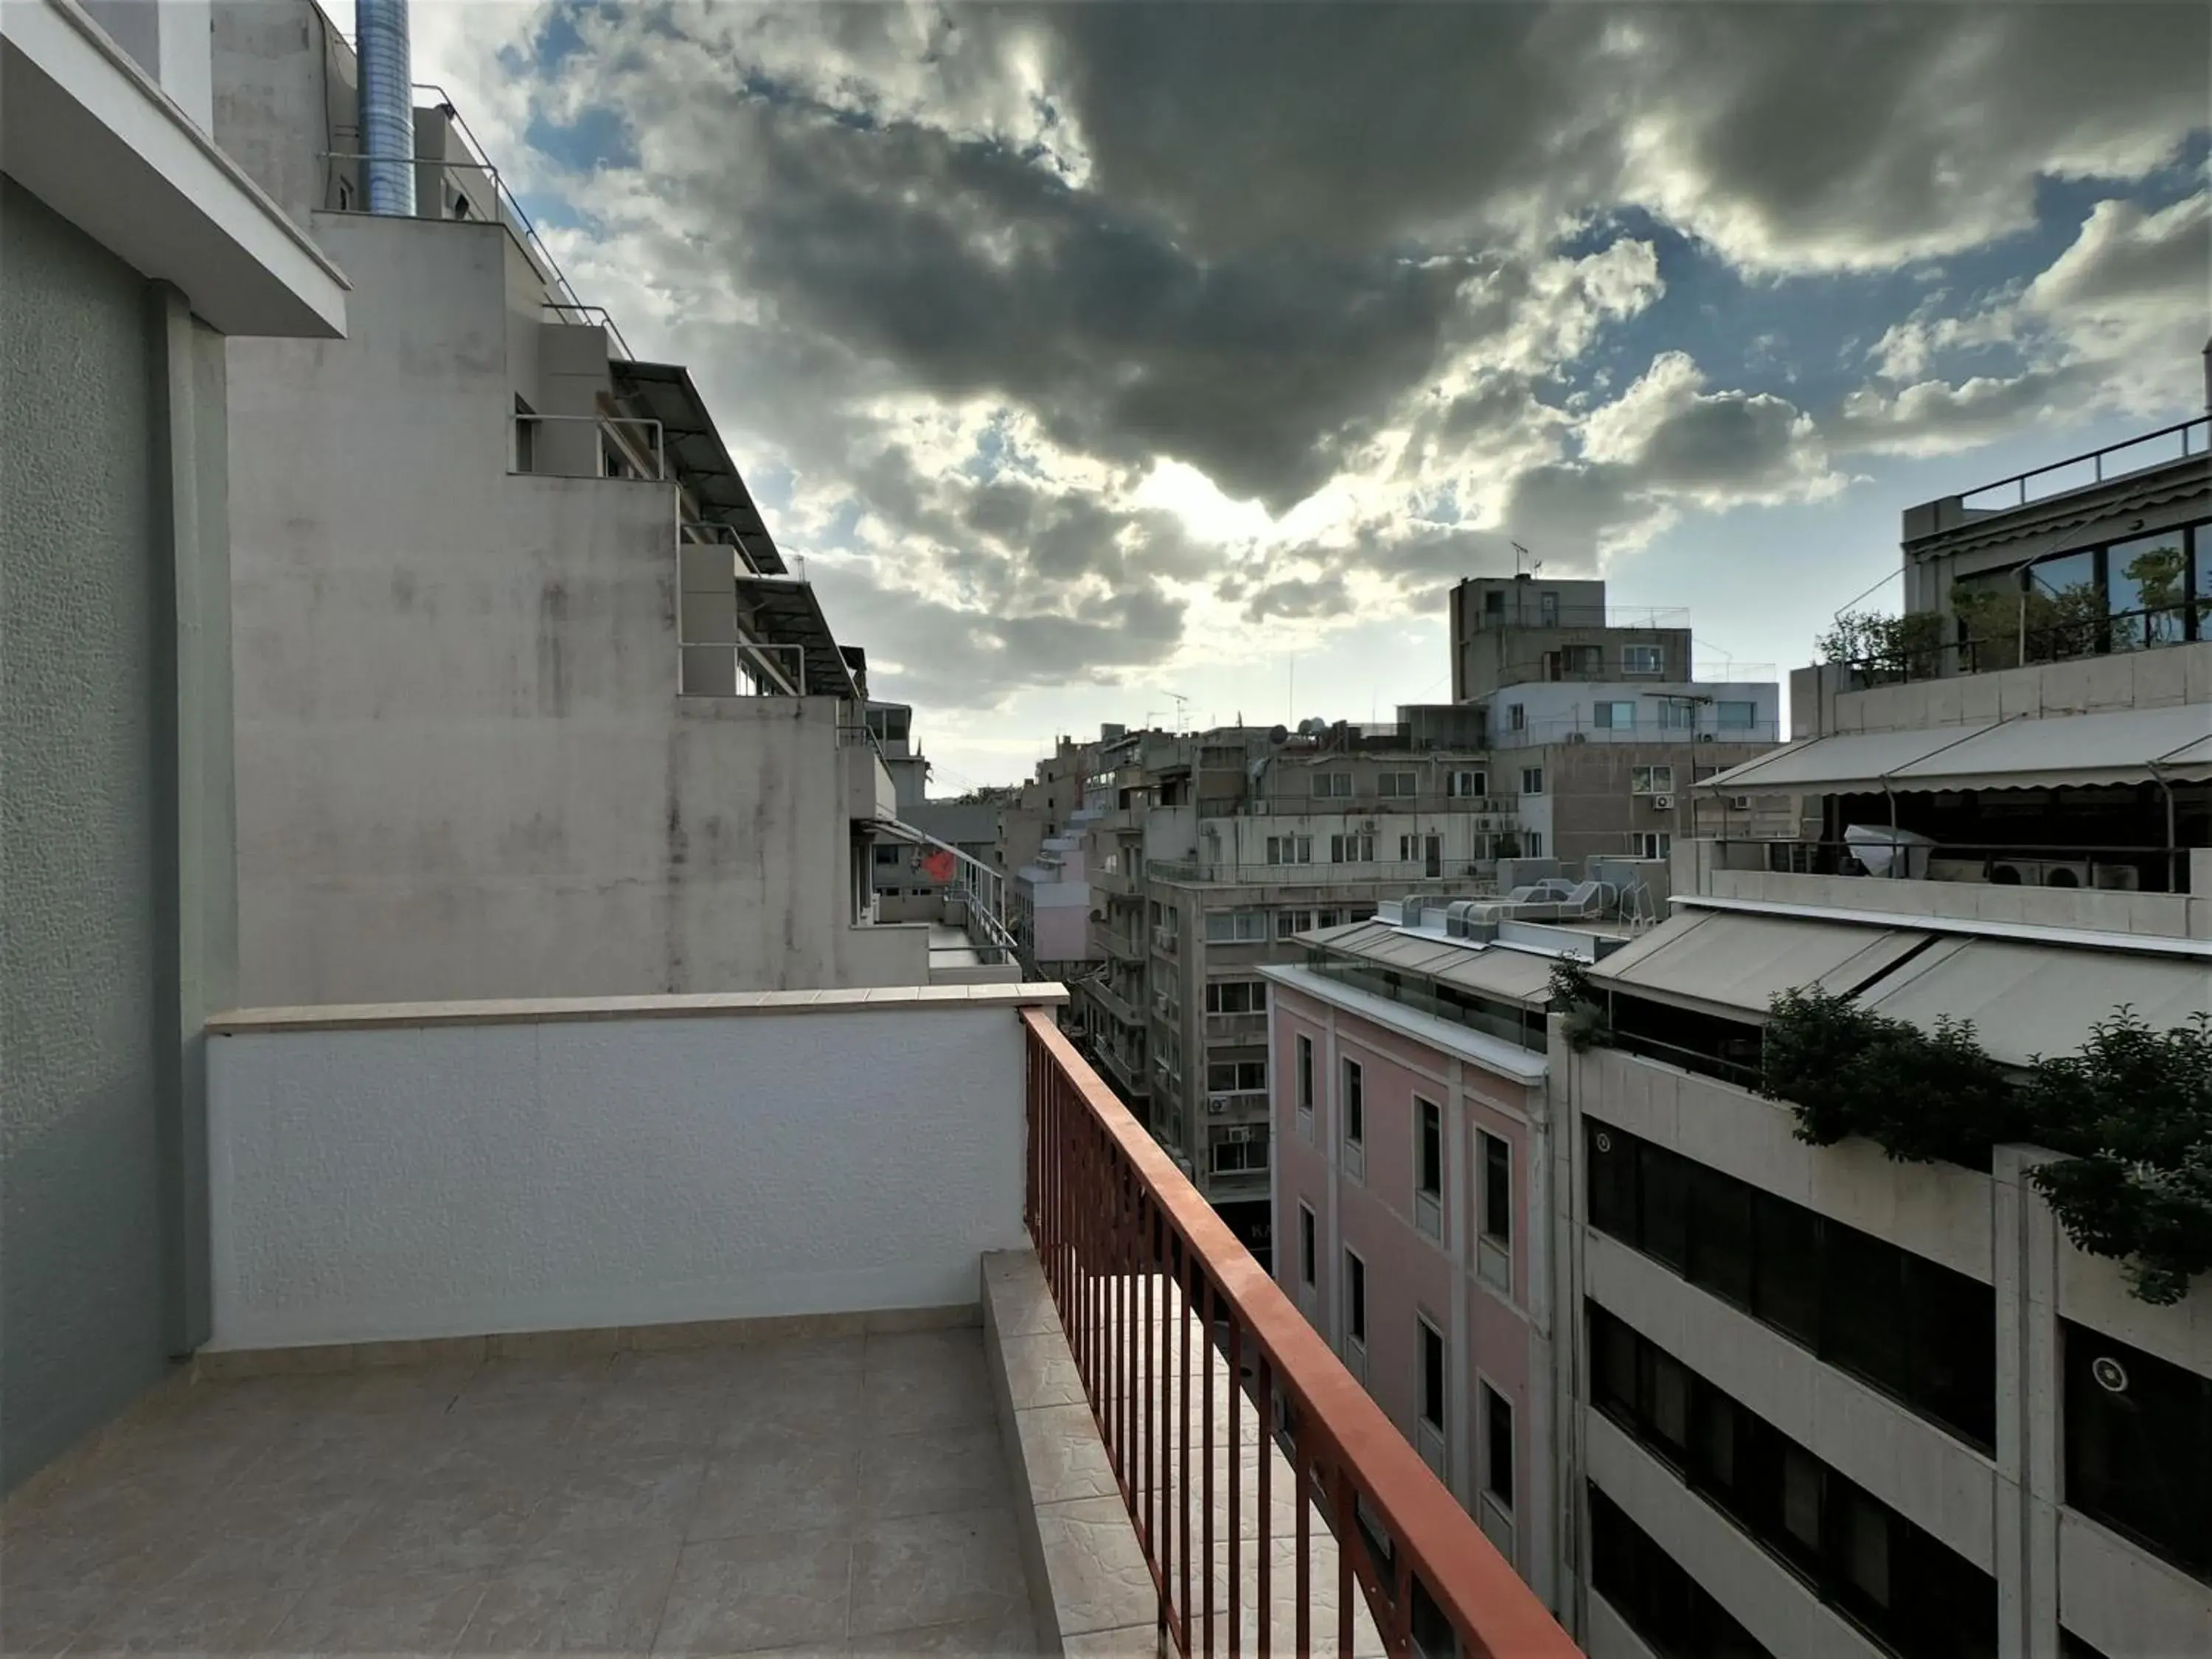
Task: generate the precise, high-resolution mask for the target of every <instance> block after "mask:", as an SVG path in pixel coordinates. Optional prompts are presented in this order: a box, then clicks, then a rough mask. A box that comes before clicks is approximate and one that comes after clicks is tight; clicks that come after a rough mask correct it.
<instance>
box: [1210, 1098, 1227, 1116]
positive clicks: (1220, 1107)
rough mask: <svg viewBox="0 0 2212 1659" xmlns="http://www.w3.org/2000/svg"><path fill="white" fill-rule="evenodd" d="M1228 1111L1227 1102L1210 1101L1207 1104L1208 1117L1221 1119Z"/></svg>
mask: <svg viewBox="0 0 2212 1659" xmlns="http://www.w3.org/2000/svg"><path fill="white" fill-rule="evenodd" d="M1228 1109H1229V1103H1228V1102H1227V1101H1225V1100H1209V1101H1207V1102H1206V1115H1207V1116H1208V1117H1219V1116H1220V1115H1222V1114H1223V1113H1224V1112H1225V1111H1227V1110H1228Z"/></svg>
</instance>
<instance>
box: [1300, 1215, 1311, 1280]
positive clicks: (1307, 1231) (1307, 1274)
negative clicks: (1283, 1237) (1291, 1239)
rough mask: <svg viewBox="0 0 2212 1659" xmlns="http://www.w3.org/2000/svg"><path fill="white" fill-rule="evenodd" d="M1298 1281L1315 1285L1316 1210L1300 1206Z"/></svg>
mask: <svg viewBox="0 0 2212 1659" xmlns="http://www.w3.org/2000/svg"><path fill="white" fill-rule="evenodd" d="M1298 1283H1299V1284H1301V1285H1304V1286H1305V1287H1306V1288H1307V1289H1308V1290H1311V1289H1313V1287H1314V1212H1312V1211H1311V1210H1310V1209H1308V1208H1307V1207H1306V1206H1304V1204H1300V1205H1299V1206H1298Z"/></svg>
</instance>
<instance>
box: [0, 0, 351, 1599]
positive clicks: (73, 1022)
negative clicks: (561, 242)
mask: <svg viewBox="0 0 2212 1659" xmlns="http://www.w3.org/2000/svg"><path fill="white" fill-rule="evenodd" d="M195 21H196V20H195V19H194V17H193V15H192V14H191V11H190V9H185V8H167V7H164V8H155V7H152V6H137V5H123V4H100V5H93V6H89V7H82V6H78V5H76V4H74V3H70V0H21V3H13V0H11V3H9V4H8V5H6V6H0V223H3V224H4V227H5V230H4V234H0V635H4V636H5V638H6V641H7V650H6V663H5V669H4V675H0V685H4V690H0V890H4V891H5V892H6V894H7V901H6V903H7V912H8V919H7V922H6V925H5V927H4V928H0V933H4V936H5V943H4V945H0V964H4V966H0V1049H4V1050H5V1052H6V1054H7V1060H6V1071H7V1085H6V1087H5V1089H4V1090H0V1144H4V1146H5V1147H6V1151H5V1153H4V1155H0V1264H4V1265H0V1398H4V1399H5V1401H6V1402H7V1404H6V1408H5V1410H4V1411H0V1492H5V1491H8V1490H10V1489H13V1488H15V1487H16V1486H19V1485H20V1484H21V1482H22V1480H24V1478H25V1477H26V1476H27V1474H30V1473H31V1472H32V1471H33V1470H34V1469H36V1468H38V1467H39V1466H40V1464H42V1463H44V1462H46V1460H47V1459H49V1458H50V1457H52V1455H54V1454H55V1452H56V1451H57V1450H58V1449H60V1448H61V1447H63V1446H64V1445H66V1444H68V1443H70V1441H72V1440H74V1439H75V1438H76V1437H78V1436H79V1435H80V1434H82V1432H84V1431H85V1430H86V1429H87V1428H88V1427H89V1426H90V1425H93V1424H94V1423H97V1422H99V1421H100V1420H102V1419H105V1418H106V1417H107V1416H109V1415H110V1414H112V1413H113V1412H114V1411H116V1410H117V1409H118V1407H120V1406H121V1405H122V1403H123V1402H124V1401H126V1400H128V1399H130V1398H131V1396H132V1395H136V1394H137V1392H138V1391H139V1390H141V1389H144V1388H145V1387H147V1386H148V1385H149V1383H152V1382H153V1381H154V1380H155V1378H156V1377H158V1376H160V1375H161V1373H162V1371H163V1370H164V1368H165V1366H166V1364H167V1359H168V1357H169V1356H170V1355H171V1354H173V1353H178V1352H188V1351H189V1350H190V1348H191V1346H193V1345H194V1344H195V1343H197V1341H199V1340H203V1339H204V1336H205V1334H206V1329H207V1317H208V1311H207V1296H208V1282H207V1271H208V1268H207V1255H206V1250H205V1248H204V1240H202V1239H201V1238H200V1237H198V1236H197V1233H196V1232H195V1230H194V1227H193V1225H192V1223H193V1218H194V1217H195V1216H196V1215H197V1214H199V1213H201V1212H204V1206H205V1204H206V1199H207V1188H206V1176H205V1170H206V1160H205V1158H204V1122H205V1114H206V1106H207V1096H206V1080H205V1067H204V1043H203V1040H202V1037H201V1023H202V1021H203V1020H204V1018H205V1017H206V1016H207V1015H208V1014H209V1013H210V1012H213V1011H215V1010H216V1009H220V1008H223V1007H226V1006H229V1005H230V1003H231V1001H232V1000H233V999H234V995H235V992H236V985H237V960H236V952H235V949H234V945H235V934H234V932H233V927H232V917H233V900H234V885H233V882H234V878H233V874H232V860H233V856H234V836H233V820H232V817H231V810H230V797H231V790H232V740H231V705H230V691H229V684H230V662H231V645H232V642H231V635H230V615H229V603H228V583H229V571H230V563H231V538H230V532H229V530H228V526H227V525H226V523H225V519H224V510H223V498H224V493H225V489H226V483H227V480H226V471H227V469H228V445H227V442H226V436H225V434H226V427H227V419H228V417H227V412H226V409H225V402H224V378H225V373H226V369H227V367H228V362H229V354H230V352H231V350H232V349H236V348H238V347H240V346H242V345H243V343H245V342H246V340H247V339H248V338H249V337H282V338H285V339H314V340H331V339H335V338H337V337H339V336H341V335H343V333H344V332H345V331H346V327H347V323H348V301H349V294H348V291H347V286H348V285H347V278H346V276H345V275H344V273H343V271H342V270H341V269H340V268H339V266H338V265H337V264H336V263H335V262H334V261H333V260H332V259H331V256H330V254H329V253H328V252H326V251H325V250H324V249H323V248H321V247H319V246H317V245H316V244H315V243H314V242H313V240H310V239H309V238H308V237H307V235H306V234H304V233H303V232H302V231H301V229H300V228H298V227H297V226H295V224H294V223H293V222H291V221H290V220H289V219H288V218H287V217H286V216H284V214H283V212H282V211H281V210H279V209H278V208H277V207H276V205H275V204H273V203H271V202H270V199H269V197H267V195H266V194H265V193H264V192H263V191H261V190H260V189H259V188H258V186H257V185H255V184H254V182H253V180H252V179H251V178H250V177H249V176H248V174H247V173H246V171H245V170H244V169H243V168H242V167H240V165H239V163H238V161H237V159H236V158H235V157H234V156H233V155H230V154H228V152H226V151H225V150H224V149H222V147H221V146H220V145H219V144H218V143H217V142H216V137H215V135H214V126H215V123H214V121H213V118H212V116H211V112H210V95H209V79H210V52H209V42H208V36H207V30H206V20H205V17H204V15H201V16H200V17H198V18H197V27H195ZM13 1565H14V1563H13V1560H12V1559H11V1561H10V1568H11V1572H10V1581H11V1582H10V1584H9V1595H13V1594H14V1593H15V1584H14V1583H13V1577H14V1575H13V1572H12V1568H13Z"/></svg>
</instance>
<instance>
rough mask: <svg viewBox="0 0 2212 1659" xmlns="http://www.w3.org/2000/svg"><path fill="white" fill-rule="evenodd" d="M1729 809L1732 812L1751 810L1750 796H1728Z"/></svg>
mask: <svg viewBox="0 0 2212 1659" xmlns="http://www.w3.org/2000/svg"><path fill="white" fill-rule="evenodd" d="M1729 811H1733V812H1748V811H1751V797H1750V796H1748V795H1730V796H1729Z"/></svg>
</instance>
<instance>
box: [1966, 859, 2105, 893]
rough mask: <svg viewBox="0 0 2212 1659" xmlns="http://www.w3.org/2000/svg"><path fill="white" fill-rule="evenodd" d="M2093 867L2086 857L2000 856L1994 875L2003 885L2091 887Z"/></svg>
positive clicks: (1993, 870) (1993, 868)
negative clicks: (2014, 857) (2013, 857)
mask: <svg viewBox="0 0 2212 1659" xmlns="http://www.w3.org/2000/svg"><path fill="white" fill-rule="evenodd" d="M2092 874H2093V866H2091V865H2090V864H2089V862H2088V861H2087V860H2086V859H2000V860H1997V861H1996V862H1995V863H1993V864H1991V865H1990V881H1992V882H1994V883H1995V884H1996V885H1998V886H2000V887H2087V886H2088V885H2089V884H2090V882H2091V878H2092Z"/></svg>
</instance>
